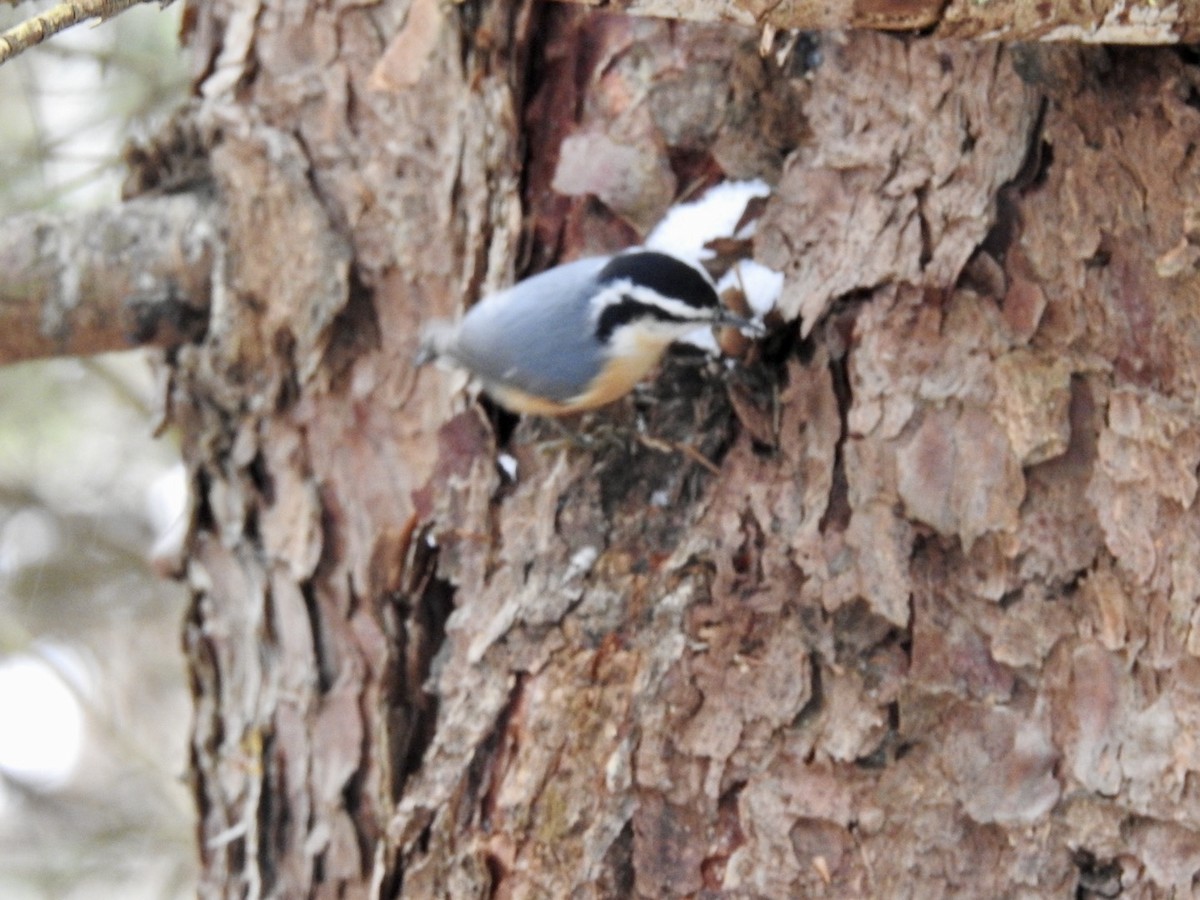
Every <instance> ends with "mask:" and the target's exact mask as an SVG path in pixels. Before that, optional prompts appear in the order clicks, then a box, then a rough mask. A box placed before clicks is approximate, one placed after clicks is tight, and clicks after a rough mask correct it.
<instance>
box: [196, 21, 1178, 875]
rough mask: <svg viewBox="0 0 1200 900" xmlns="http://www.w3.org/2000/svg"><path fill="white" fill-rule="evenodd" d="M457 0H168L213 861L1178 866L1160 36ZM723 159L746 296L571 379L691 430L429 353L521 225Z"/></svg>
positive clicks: (434, 866)
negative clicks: (766, 38)
mask: <svg viewBox="0 0 1200 900" xmlns="http://www.w3.org/2000/svg"><path fill="white" fill-rule="evenodd" d="M426 13H428V10H426ZM441 15H443V16H444V18H443V19H441V20H440V22H439V23H438V25H437V27H434V28H431V27H430V25H429V22H428V20H427V19H425V18H418V19H417V20H414V21H417V22H418V23H419V27H418V26H417V25H414V26H413V29H414V30H412V31H406V30H405V26H404V24H403V15H402V13H401V11H400V10H399V9H398V8H397V7H395V6H393V5H390V4H379V5H374V6H366V7H349V8H346V9H342V10H339V11H338V12H336V13H334V12H330V11H326V10H323V9H309V10H308V11H307V12H306V13H305V14H304V15H299V14H294V13H293V12H292V8H291V7H288V8H287V9H285V8H284V7H282V6H280V7H276V6H273V5H266V6H265V7H264V8H263V9H261V10H258V11H256V12H254V14H253V15H252V14H250V13H249V12H246V11H245V10H244V9H243V7H241V6H240V5H236V4H229V5H228V6H227V5H224V4H213V5H212V6H210V7H204V8H202V9H200V10H199V11H198V13H197V16H196V19H195V22H194V26H193V31H192V34H191V40H192V43H193V45H194V46H195V47H196V48H197V49H198V50H199V51H200V54H201V59H202V63H201V65H200V70H201V71H204V72H206V73H207V74H206V77H205V79H204V82H203V92H204V98H205V99H204V102H203V103H202V104H201V105H200V108H199V111H198V113H197V116H198V121H199V122H200V124H201V126H202V127H203V128H204V129H206V131H205V133H206V135H207V139H208V140H209V141H210V142H211V148H212V160H213V170H214V173H215V175H216V178H217V181H218V186H219V189H220V196H221V197H222V202H223V208H224V210H225V214H226V216H227V234H228V241H227V252H228V258H227V261H226V268H225V270H224V272H223V279H224V280H223V282H222V293H221V294H220V299H221V302H220V303H214V306H213V319H212V326H211V327H210V331H209V334H208V336H207V339H206V341H205V342H204V344H203V345H201V346H198V347H196V348H191V349H188V350H187V351H186V352H183V353H181V354H180V359H179V363H178V366H177V368H176V371H175V382H174V390H173V393H172V399H173V410H174V417H175V420H176V422H177V423H178V424H180V425H181V427H182V428H183V431H184V434H185V435H187V446H188V452H189V458H190V463H191V466H192V470H193V472H194V474H195V481H196V485H197V488H198V490H199V492H200V495H201V503H200V507H199V516H198V522H197V530H196V536H195V542H194V545H193V546H194V554H193V561H192V566H191V572H190V575H191V580H192V583H193V584H194V585H195V589H196V602H195V605H194V608H193V614H192V617H191V619H190V622H189V627H188V636H187V640H188V649H189V653H190V656H191V659H192V665H193V677H194V685H195V691H196V695H197V702H198V716H197V725H196V733H195V738H194V743H193V748H194V761H195V766H194V777H195V789H196V794H197V797H198V799H199V801H200V809H201V820H200V829H199V830H200V839H201V845H202V849H203V854H204V864H205V886H206V889H208V890H210V891H212V892H214V893H227V894H235V893H243V892H245V893H250V894H259V893H261V894H274V895H279V896H289V897H291V896H306V895H333V894H338V893H343V894H350V895H360V894H366V893H371V894H380V895H386V896H393V895H397V894H399V895H403V896H411V897H429V896H451V897H468V896H489V895H494V896H541V895H546V896H604V897H609V896H612V897H617V896H645V897H664V896H702V895H705V894H704V892H706V891H707V892H712V893H709V894H707V896H718V895H725V896H768V897H783V896H805V895H822V894H824V895H829V896H869V895H874V896H899V895H909V896H934V895H941V894H945V893H955V894H961V895H968V896H1002V895H1008V894H1011V893H1014V892H1021V893H1024V894H1028V895H1032V896H1047V897H1059V896H1064V895H1065V894H1069V893H1070V892H1072V891H1081V892H1084V893H1086V892H1087V891H1093V892H1095V893H1099V894H1111V893H1112V891H1114V890H1116V889H1117V888H1118V887H1121V886H1124V888H1125V889H1126V890H1127V891H1128V892H1129V893H1130V894H1132V895H1137V896H1159V895H1161V896H1166V895H1168V894H1169V893H1170V892H1171V891H1182V892H1186V891H1188V890H1190V887H1191V884H1192V881H1193V879H1194V878H1195V875H1196V872H1197V870H1200V849H1198V848H1200V812H1197V810H1198V807H1197V805H1196V801H1195V798H1194V797H1193V796H1192V794H1193V793H1194V783H1195V774H1194V773H1195V771H1196V770H1197V768H1200V759H1197V758H1196V755H1195V752H1194V749H1193V746H1192V742H1191V741H1190V740H1189V739H1188V737H1187V736H1188V735H1189V734H1191V733H1193V732H1194V731H1195V729H1196V725H1197V719H1198V718H1200V703H1198V702H1197V697H1200V691H1198V690H1197V687H1196V685H1197V683H1198V682H1197V679H1198V678H1200V666H1198V665H1197V663H1196V656H1197V654H1198V653H1200V651H1198V649H1197V648H1198V647H1200V639H1198V638H1197V637H1196V627H1197V622H1200V617H1198V616H1197V613H1196V608H1197V607H1196V600H1197V597H1198V596H1200V588H1198V587H1197V586H1196V583H1195V578H1194V577H1193V575H1192V572H1194V571H1195V570H1196V569H1197V565H1195V564H1194V561H1193V560H1192V556H1193V554H1194V550H1193V549H1192V548H1194V547H1195V546H1198V544H1197V541H1196V540H1195V537H1196V535H1195V533H1194V532H1195V531H1196V530H1197V521H1200V520H1197V512H1196V504H1195V494H1196V479H1195V471H1196V468H1197V464H1198V463H1200V459H1197V456H1198V453H1200V444H1198V442H1197V436H1196V431H1197V426H1196V421H1197V417H1196V407H1195V403H1194V397H1195V394H1196V391H1195V383H1196V380H1197V373H1200V342H1198V341H1197V332H1196V327H1197V326H1196V325H1195V322H1196V321H1197V319H1196V315H1195V313H1196V297H1195V292H1196V284H1197V280H1196V268H1195V257H1196V254H1195V252H1194V247H1193V244H1194V242H1195V235H1194V234H1193V232H1194V231H1195V229H1194V222H1193V219H1194V215H1193V214H1192V208H1193V207H1194V205H1195V203H1196V198H1195V192H1196V185H1197V184H1200V179H1197V177H1196V176H1197V174H1198V173H1197V172H1196V165H1197V164H1196V162H1195V154H1194V153H1193V151H1192V148H1194V146H1195V145H1196V143H1197V141H1198V138H1200V112H1197V109H1196V107H1195V104H1194V97H1195V94H1196V87H1195V86H1196V84H1197V75H1198V70H1197V67H1196V66H1194V65H1193V64H1192V61H1191V59H1190V58H1189V57H1188V56H1186V55H1181V54H1176V53H1174V52H1169V51H1137V50H1104V49H1101V50H1094V51H1086V52H1085V51H1081V50H1077V49H1072V48H1063V49H1058V50H1049V51H1043V50H1037V51H1033V50H1027V49H1010V48H1006V47H1002V46H999V45H986V46H981V45H971V44H954V43H935V42H931V41H927V40H921V39H899V38H892V37H884V36H878V35H870V34H850V35H843V36H835V35H830V36H825V37H822V38H820V39H818V40H817V41H816V44H815V47H812V46H810V47H809V52H807V53H804V54H797V55H794V56H793V57H791V58H790V60H789V61H788V62H787V63H786V64H785V65H783V66H782V67H781V66H779V65H778V64H777V63H776V62H775V61H772V60H763V59H762V58H760V57H759V56H758V53H757V44H758V35H756V34H755V33H752V32H749V31H743V30H738V29H735V28H731V27H712V26H707V27H706V26H689V25H671V24H667V23H664V22H658V21H652V20H626V19H621V18H616V17H609V16H602V15H598V14H594V13H588V12H583V11H575V10H572V9H568V8H560V7H547V8H541V9H539V10H537V11H536V12H535V11H534V10H532V9H530V8H528V7H525V6H521V7H516V8H509V7H506V6H503V5H500V4H491V5H483V6H473V5H470V4H466V5H462V6H458V7H454V8H453V10H452V11H450V12H444V11H443V12H442V13H441ZM393 41H395V42H403V47H404V49H405V52H404V53H403V54H399V53H397V52H392V53H389V52H388V44H389V42H393ZM372 85H373V86H374V87H372ZM572 142H574V149H573V150H572V151H571V152H570V153H567V152H564V151H563V148H565V147H567V146H568V145H569V144H571V143H572ZM613 146H617V147H622V148H626V150H627V152H628V155H629V159H630V160H632V162H631V163H630V165H629V166H628V167H627V168H625V169H622V170H621V172H620V177H613V178H608V179H606V178H603V177H591V176H595V175H596V173H586V172H583V173H581V171H580V170H579V168H578V161H579V160H580V159H585V160H586V159H588V158H591V157H590V156H589V153H588V152H583V153H582V154H581V153H580V150H581V149H582V150H584V151H589V150H590V152H591V153H593V154H594V153H598V152H599V151H598V149H597V148H605V147H613ZM583 175H588V176H589V178H587V179H586V180H585V179H584V178H583ZM750 175H757V176H761V177H763V178H765V179H767V180H768V181H769V182H771V183H772V185H773V186H774V194H773V196H772V198H771V200H770V201H769V203H768V205H767V209H766V213H765V216H764V219H763V221H762V222H761V224H760V228H759V232H758V235H757V238H756V250H757V255H758V257H759V258H760V259H761V260H762V261H764V262H766V263H768V264H771V265H773V266H776V267H778V268H780V269H781V270H782V271H784V272H785V273H786V275H787V287H786V289H785V294H784V298H783V300H782V303H781V315H780V317H779V318H780V321H779V322H778V323H777V327H776V330H775V333H774V334H773V335H772V337H771V338H769V339H768V340H767V341H766V342H765V343H764V344H763V345H762V346H761V347H759V348H758V350H757V351H756V352H755V354H754V355H752V356H751V357H750V359H749V360H747V361H746V363H745V364H744V365H742V366H740V367H739V368H737V369H735V370H733V371H732V372H726V371H725V370H723V369H719V368H718V367H711V368H705V367H703V366H697V365H689V364H680V363H672V364H669V365H668V366H667V367H666V369H665V371H664V372H663V373H662V376H661V377H660V378H659V379H658V380H657V381H656V382H655V383H654V384H653V385H652V386H651V387H649V388H648V390H647V392H646V393H645V395H644V396H643V397H641V398H631V399H629V400H627V401H625V402H623V403H622V404H618V405H617V406H615V407H614V408H613V409H611V410H610V411H608V412H606V413H605V415H604V418H605V419H608V420H610V421H612V420H615V421H617V422H625V423H628V422H631V421H632V420H633V419H634V417H635V415H640V416H641V417H643V418H644V419H645V422H646V427H647V429H648V431H649V433H650V434H651V435H653V436H655V437H656V438H659V439H662V440H667V441H675V442H687V443H689V444H691V445H694V446H695V447H696V448H697V449H699V450H700V451H701V452H703V453H705V454H706V455H708V456H709V457H710V458H712V459H714V460H716V461H717V463H718V464H719V466H720V474H719V475H717V476H713V475H711V474H709V473H708V472H707V471H706V470H705V469H704V468H703V467H701V466H698V465H695V464H694V463H693V462H692V461H690V460H689V459H687V458H686V457H678V456H672V455H669V454H664V453H660V452H658V451H656V450H653V449H650V448H648V447H646V446H644V445H641V444H635V445H634V446H633V447H632V448H631V449H622V448H620V447H616V448H614V447H611V446H608V445H602V446H601V447H600V449H597V450H594V451H586V450H580V449H578V448H572V447H569V446H566V447H564V446H562V445H558V446H553V445H548V444H547V443H546V440H545V438H546V434H545V433H544V432H543V431H542V430H541V429H540V427H539V424H538V423H537V422H536V421H529V422H522V423H519V424H517V425H516V426H515V428H514V427H513V425H514V423H512V422H511V421H509V420H499V419H497V418H496V417H495V416H492V417H491V418H489V417H488V416H487V415H485V414H484V412H483V411H482V410H481V408H480V407H479V406H478V405H475V404H473V403H469V402H464V400H463V398H462V397H461V396H458V395H453V394H451V392H450V388H451V387H452V385H453V382H452V381H450V380H448V379H447V378H445V377H444V376H441V375H438V374H436V373H426V372H421V373H417V372H415V371H414V370H413V368H412V367H411V365H410V358H411V352H412V350H413V349H414V347H415V342H416V334H417V328H418V325H419V323H420V322H421V321H422V320H424V319H426V318H428V317H430V316H433V315H436V314H441V315H445V314H449V313H452V312H453V311H454V310H455V309H456V308H457V307H458V306H459V305H460V304H461V303H463V302H466V301H467V300H468V299H470V298H473V297H474V296H476V295H477V294H478V293H479V292H480V291H481V290H483V289H485V288H487V287H489V286H494V285H498V284H501V283H503V282H505V281H507V280H509V279H510V278H511V276H512V275H513V274H514V272H515V271H516V265H517V264H516V260H517V258H518V255H519V254H520V255H523V256H527V257H530V258H533V259H536V260H538V261H539V262H543V261H548V260H549V259H551V258H554V257H557V256H566V255H576V254H578V253H582V252H584V251H586V250H599V249H606V248H610V249H611V248H614V247H615V246H619V245H620V244H621V243H623V242H628V241H631V240H636V239H637V237H638V236H639V234H640V231H641V230H643V229H644V228H645V227H646V224H647V223H649V222H652V221H653V219H654V218H655V217H656V216H657V215H659V214H660V213H661V211H662V210H663V209H664V208H665V205H666V204H667V203H669V202H670V200H671V198H673V197H676V196H678V195H679V194H681V193H684V192H685V191H687V190H689V189H690V188H693V187H694V186H695V185H696V184H704V183H707V182H708V181H710V180H712V179H714V178H717V177H721V176H736V177H746V176H750ZM630 181H632V184H631V183H630ZM576 192H577V193H579V194H580V196H568V194H574V193H576ZM584 194H586V195H587V196H584ZM595 197H601V198H603V200H604V203H599V202H597V201H596V200H595V199H594V198H595ZM523 213H526V214H527V218H524V219H523ZM523 236H527V237H526V238H525V242H523ZM501 449H503V450H504V451H505V452H507V453H510V454H512V455H513V456H514V457H515V459H516V461H517V472H518V474H517V477H516V480H515V482H513V481H509V480H507V479H506V477H504V476H502V475H501V473H500V471H499V470H498V468H497V466H496V454H497V452H498V451H499V450H501Z"/></svg>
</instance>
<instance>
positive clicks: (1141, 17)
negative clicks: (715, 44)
mask: <svg viewBox="0 0 1200 900" xmlns="http://www.w3.org/2000/svg"><path fill="white" fill-rule="evenodd" d="M571 2H578V3H582V4H583V5H585V6H594V5H595V3H594V2H593V0H571ZM604 8H605V9H606V10H612V11H622V12H626V13H630V14H634V15H643V16H654V17H658V18H665V19H690V20H691V21H694V22H725V23H730V22H733V23H738V24H742V25H751V26H757V27H765V28H770V29H781V30H782V29H800V30H810V29H823V28H876V29H881V30H888V31H910V30H921V31H925V32H927V33H930V34H931V35H932V36H933V37H938V38H976V39H986V40H1006V41H1037V40H1041V41H1082V42H1086V43H1122V44H1178V43H1188V42H1192V41H1196V40H1200V11H1198V10H1197V8H1196V7H1195V6H1193V5H1190V4H1183V3H1178V2H1170V0H1165V2H1158V3H1153V2H1143V0H1095V2H1092V3H1083V4H1081V3H1073V2H1070V0H1052V2H1050V3H1029V2H1027V0H992V2H988V3H980V2H979V0H829V2H825V3H808V2H781V0H610V2H609V3H607V4H605V7H604Z"/></svg>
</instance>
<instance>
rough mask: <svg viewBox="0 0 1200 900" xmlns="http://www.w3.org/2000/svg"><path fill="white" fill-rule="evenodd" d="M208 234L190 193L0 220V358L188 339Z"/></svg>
mask: <svg viewBox="0 0 1200 900" xmlns="http://www.w3.org/2000/svg"><path fill="white" fill-rule="evenodd" d="M216 236H217V235H216V229H215V227H214V225H213V222H212V220H211V218H210V211H209V208H208V206H207V204H206V202H204V200H203V199H202V198H201V197H199V196H197V195H194V194H177V195H172V196H167V197H147V198H139V199H136V200H131V201H129V202H127V203H124V204H122V205H120V206H117V207H112V208H107V209H102V210H96V211H92V212H88V213H86V214H83V215H70V216H61V215H58V216H52V215H46V214H43V213H34V214H26V215H20V216H14V217H12V218H9V219H4V220H0V364H6V363H12V362H17V361H19V360H25V359H33V358H37V357H44V356H56V355H83V354H91V353H103V352H106V351H110V350H125V349H129V348H132V347H137V346H144V345H155V346H173V345H177V344H179V343H182V342H184V341H187V340H194V339H196V338H197V337H199V335H201V334H203V332H204V328H205V326H206V324H207V319H208V299H209V289H210V279H211V270H212V264H213V254H214V245H215V242H216Z"/></svg>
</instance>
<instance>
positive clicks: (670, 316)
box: [596, 294, 691, 343]
mask: <svg viewBox="0 0 1200 900" xmlns="http://www.w3.org/2000/svg"><path fill="white" fill-rule="evenodd" d="M634 319H657V320H658V321H660V322H676V323H683V322H689V321H691V320H690V319H686V318H684V317H683V316H679V315H676V314H675V313H670V312H667V311H666V310H665V309H663V308H662V307H661V306H655V305H654V304H652V303H642V302H641V301H640V300H635V299H633V298H632V297H630V296H628V295H624V294H623V295H622V296H621V299H620V300H618V301H617V302H616V303H610V304H609V305H608V306H606V307H604V310H603V311H602V312H601V313H600V318H599V319H597V320H596V337H598V338H599V339H600V340H601V341H602V342H604V343H607V342H608V339H609V338H611V337H612V335H613V332H614V331H616V330H617V329H618V328H620V327H621V326H622V325H628V324H629V323H630V322H632V321H633V320H634Z"/></svg>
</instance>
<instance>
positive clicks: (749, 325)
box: [714, 307, 767, 338]
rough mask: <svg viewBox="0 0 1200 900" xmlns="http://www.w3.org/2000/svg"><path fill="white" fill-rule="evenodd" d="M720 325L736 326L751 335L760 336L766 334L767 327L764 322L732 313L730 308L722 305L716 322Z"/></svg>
mask: <svg viewBox="0 0 1200 900" xmlns="http://www.w3.org/2000/svg"><path fill="white" fill-rule="evenodd" d="M714 324H715V325H718V326H726V327H730V328H736V329H738V330H739V331H742V332H745V333H746V334H748V335H750V336H751V337H756V338H760V337H763V336H765V335H766V333H767V329H766V326H765V325H763V324H762V322H755V321H754V320H753V319H745V318H742V317H741V316H739V315H735V314H734V313H731V312H730V311H729V310H727V309H725V308H724V307H721V309H720V310H719V311H718V313H717V320H716V322H715V323H714Z"/></svg>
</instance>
